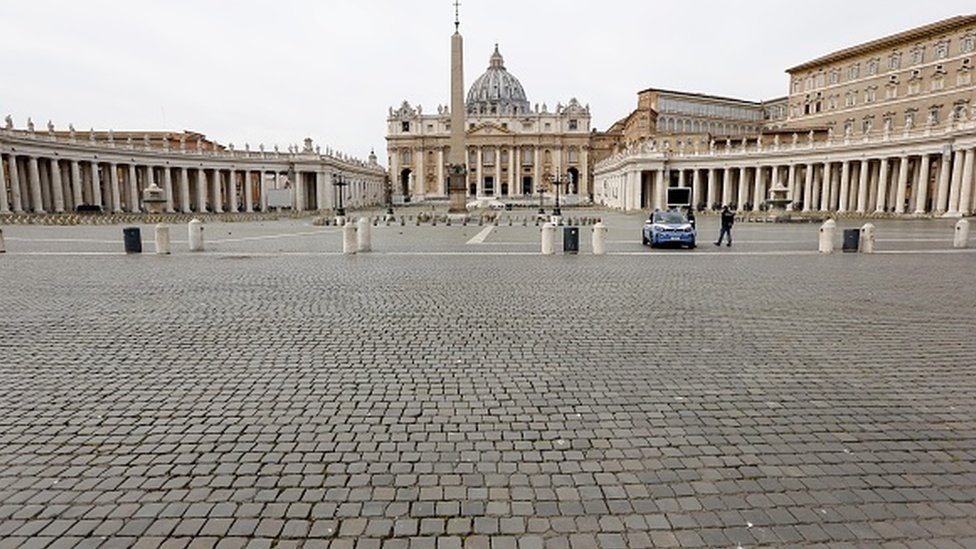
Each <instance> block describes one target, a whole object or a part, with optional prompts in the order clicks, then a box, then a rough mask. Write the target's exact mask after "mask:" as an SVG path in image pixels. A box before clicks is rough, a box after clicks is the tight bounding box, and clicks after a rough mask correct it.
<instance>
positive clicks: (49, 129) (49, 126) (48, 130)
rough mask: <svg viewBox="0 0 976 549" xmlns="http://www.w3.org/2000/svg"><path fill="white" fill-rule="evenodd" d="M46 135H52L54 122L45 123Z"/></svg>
mask: <svg viewBox="0 0 976 549" xmlns="http://www.w3.org/2000/svg"><path fill="white" fill-rule="evenodd" d="M47 133H54V122H51V121H50V120H48V121H47Z"/></svg>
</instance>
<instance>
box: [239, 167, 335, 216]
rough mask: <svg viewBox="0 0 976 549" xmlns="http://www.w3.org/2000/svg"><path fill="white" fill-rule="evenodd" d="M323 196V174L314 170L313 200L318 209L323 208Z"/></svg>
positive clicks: (324, 191) (324, 190)
mask: <svg viewBox="0 0 976 549" xmlns="http://www.w3.org/2000/svg"><path fill="white" fill-rule="evenodd" d="M245 192H246V191H245ZM325 197H326V185H325V174H324V173H322V172H321V171H317V172H315V201H316V202H318V204H316V206H318V209H319V211H323V210H325ZM248 211H250V209H248Z"/></svg>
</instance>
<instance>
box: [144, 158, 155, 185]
mask: <svg viewBox="0 0 976 549" xmlns="http://www.w3.org/2000/svg"><path fill="white" fill-rule="evenodd" d="M153 186H156V170H155V169H153V167H152V165H151V164H150V165H148V166H146V188H147V189H148V188H149V187H153Z"/></svg>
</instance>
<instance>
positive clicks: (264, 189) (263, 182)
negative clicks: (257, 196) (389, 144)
mask: <svg viewBox="0 0 976 549" xmlns="http://www.w3.org/2000/svg"><path fill="white" fill-rule="evenodd" d="M393 157H394V158H396V154H394V155H393ZM393 173H394V174H395V173H396V172H393ZM258 177H259V180H258V188H259V189H260V190H261V211H262V212H266V211H268V176H267V174H266V173H265V171H264V169H263V168H262V169H261V170H260V171H258Z"/></svg>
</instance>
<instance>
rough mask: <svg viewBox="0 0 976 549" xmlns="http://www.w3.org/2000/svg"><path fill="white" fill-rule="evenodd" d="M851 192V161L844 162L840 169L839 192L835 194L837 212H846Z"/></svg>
mask: <svg viewBox="0 0 976 549" xmlns="http://www.w3.org/2000/svg"><path fill="white" fill-rule="evenodd" d="M850 191H851V161H850V160H845V161H844V162H843V163H842V164H841V167H840V190H839V191H838V193H837V211H838V212H846V211H847V207H848V204H849V201H848V198H849V197H850Z"/></svg>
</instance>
